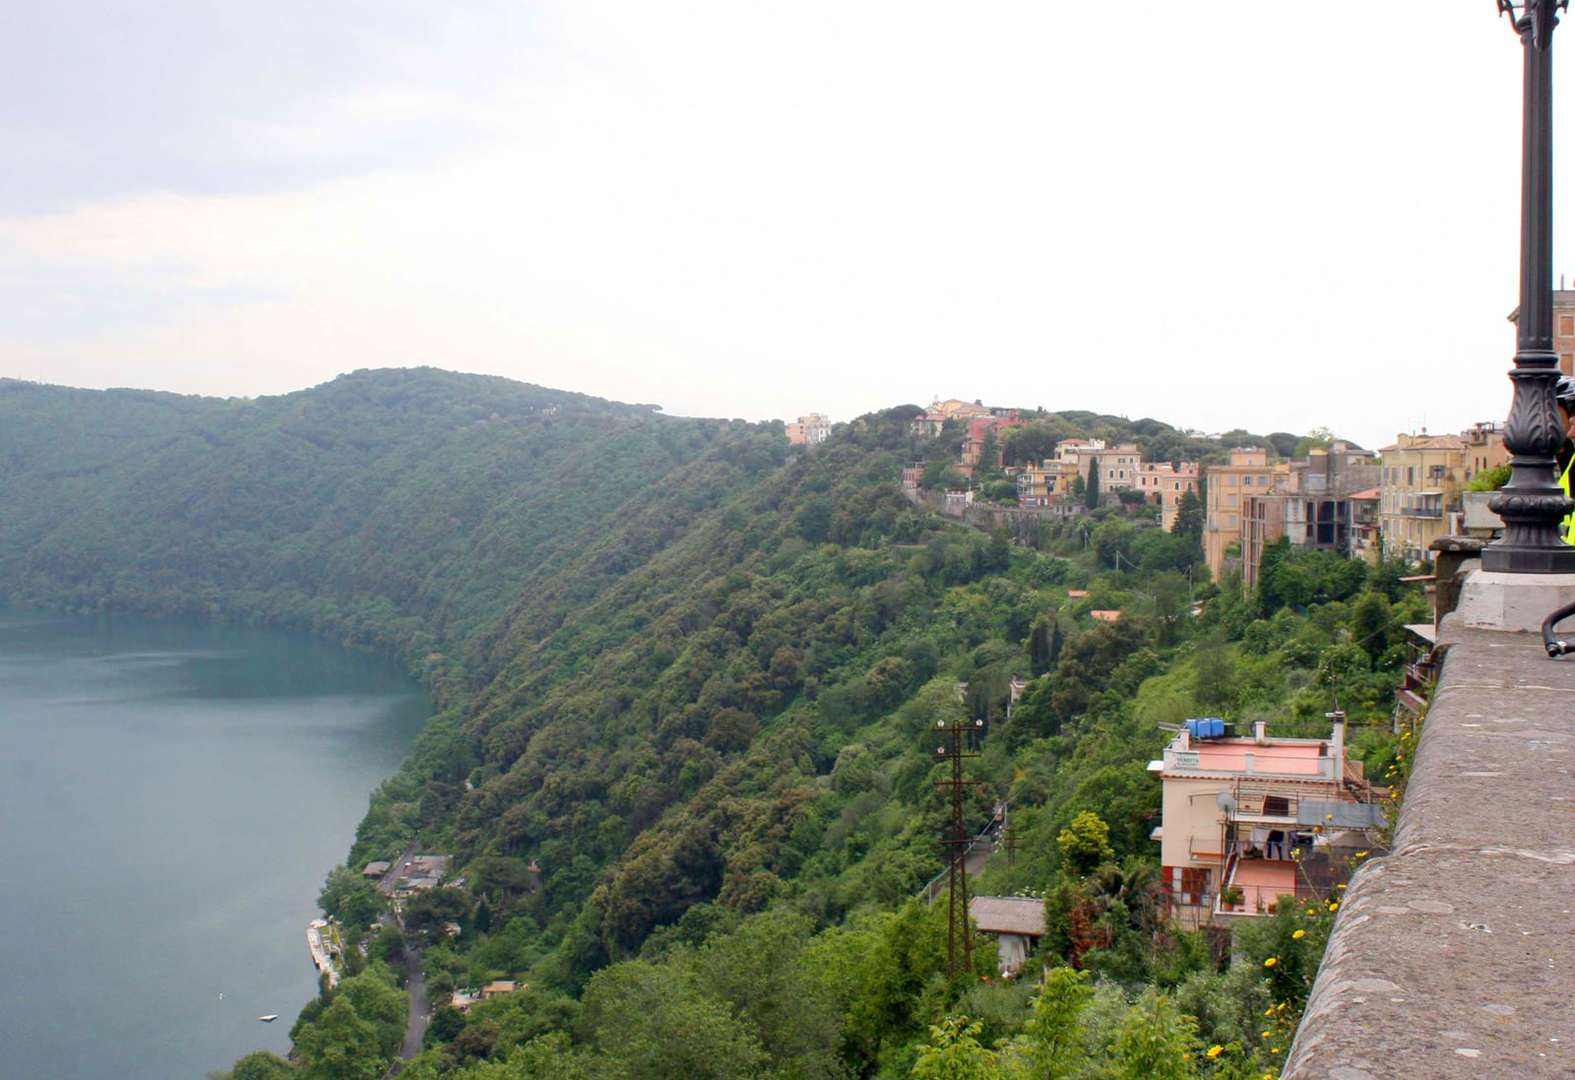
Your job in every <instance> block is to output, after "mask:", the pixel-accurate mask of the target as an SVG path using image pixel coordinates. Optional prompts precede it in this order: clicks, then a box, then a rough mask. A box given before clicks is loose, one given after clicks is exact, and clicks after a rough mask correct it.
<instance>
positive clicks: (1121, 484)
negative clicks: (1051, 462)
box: [1055, 439, 1142, 491]
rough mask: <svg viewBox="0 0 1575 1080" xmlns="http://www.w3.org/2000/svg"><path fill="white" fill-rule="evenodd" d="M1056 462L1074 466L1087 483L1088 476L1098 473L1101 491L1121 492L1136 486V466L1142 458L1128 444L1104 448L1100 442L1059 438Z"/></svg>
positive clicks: (1136, 450)
mask: <svg viewBox="0 0 1575 1080" xmlns="http://www.w3.org/2000/svg"><path fill="white" fill-rule="evenodd" d="M1055 453H1056V460H1057V461H1072V462H1076V464H1077V471H1078V475H1080V476H1081V477H1082V478H1083V483H1084V484H1085V485H1086V484H1087V483H1088V477H1089V473H1090V472H1091V471H1092V470H1094V469H1096V468H1097V469H1098V470H1099V490H1100V491H1120V490H1121V489H1123V488H1135V487H1137V486H1138V465H1139V464H1141V462H1142V455H1141V454H1139V453H1138V448H1137V447H1136V446H1134V445H1133V444H1131V443H1123V444H1121V445H1120V446H1106V445H1105V444H1104V441H1103V440H1101V439H1062V440H1061V441H1060V442H1058V443H1056V447H1055Z"/></svg>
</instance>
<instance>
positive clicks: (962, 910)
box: [935, 720, 984, 979]
mask: <svg viewBox="0 0 1575 1080" xmlns="http://www.w3.org/2000/svg"><path fill="white" fill-rule="evenodd" d="M935 730H936V732H937V733H938V734H940V735H942V736H943V737H944V738H945V739H946V741H945V742H943V743H942V744H941V745H940V746H938V747H936V748H935V754H936V756H937V757H938V758H940V759H941V760H943V761H950V762H951V766H952V767H951V776H950V777H948V778H946V779H944V780H937V781H935V786H936V787H938V788H946V789H948V791H949V794H950V801H951V815H950V819H949V820H948V821H947V822H946V825H945V826H944V827H943V829H942V831H941V846H942V848H943V849H945V850H946V852H947V867H946V974H947V975H948V976H949V977H950V978H952V979H956V978H957V974H958V971H957V939H958V937H959V936H960V937H961V938H962V952H963V969H964V970H965V971H972V970H973V934H972V933H970V932H969V929H968V866H967V862H968V849H969V847H970V846H971V845H972V842H973V841H972V838H970V837H969V835H968V826H967V823H966V821H965V820H964V817H963V810H964V807H963V792H964V791H965V790H966V789H967V788H969V787H973V786H978V785H981V784H983V781H981V780H969V779H966V778H965V777H964V776H963V760H964V759H965V758H976V757H978V756H979V753H978V751H976V750H971V749H969V747H968V741H967V740H965V739H964V735H965V734H966V733H968V732H975V733H977V734H983V732H984V721H983V720H975V721H973V722H972V723H967V722H964V721H962V720H955V721H953V722H952V723H950V724H948V723H947V722H946V721H945V720H937V721H935Z"/></svg>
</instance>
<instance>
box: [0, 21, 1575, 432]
mask: <svg viewBox="0 0 1575 1080" xmlns="http://www.w3.org/2000/svg"><path fill="white" fill-rule="evenodd" d="M150 9H151V10H150ZM1493 9H1494V4H1493V2H1492V0H1434V2H1432V3H1428V4H1425V5H1421V6H1416V5H1411V6H1407V7H1405V8H1404V9H1403V10H1402V9H1399V8H1395V7H1393V5H1385V4H1373V3H1369V2H1361V0H1319V2H1317V3H1300V4H1280V3H1246V2H1236V3H1227V2H1221V0H1150V2H1145V0H1133V2H1127V3H1121V4H1112V3H1083V2H1075V0H1034V2H1024V3H1015V2H1004V0H1003V2H985V3H980V4H969V5H959V4H956V3H946V4H941V3H930V2H916V0H902V2H900V3H899V2H889V3H888V2H873V0H835V2H829V0H828V2H824V3H821V2H804V0H800V2H796V3H792V4H784V3H765V2H751V0H715V2H701V0H667V2H653V0H629V2H625V3H619V2H599V0H562V2H535V3H531V2H522V0H510V2H497V3H491V2H474V0H471V2H466V3H452V2H432V3H414V2H397V0H353V2H345V0H336V2H334V3H327V4H325V3H322V2H321V0H313V2H310V3H305V2H298V0H283V2H273V3H267V4H239V3H199V2H196V0H170V2H165V3H161V4H158V5H147V4H135V3H131V2H129V0H128V2H123V3H108V2H99V3H90V2H83V3H72V4H31V5H28V4H21V3H12V4H9V5H7V6H6V11H7V29H6V32H5V34H4V35H3V37H0V147H3V150H0V154H3V158H0V164H3V168H0V375H9V376H14V377H19V378H25V379H36V380H42V381H48V382H57V383H66V384H71V385H76V386H92V387H102V386H143V387H154V388H159V389H168V390H179V391H186V392H195V393H206V394H223V395H256V394H270V393H278V392H282V391H286V390H292V389H298V388H301V387H304V386H308V385H312V384H315V383H318V382H322V381H324V380H326V379H329V378H332V377H333V376H334V375H335V374H337V373H340V372H344V371H349V370H353V369H355V368H361V367H382V366H391V365H407V364H436V365H438V366H441V367H446V368H453V369H457V370H462V371H478V372H492V373H496V374H501V375H507V376H510V377H513V378H518V379H524V380H528V381H531V382H537V383H543V384H546V385H549V386H555V387H561V388H564V389H571V390H579V391H584V392H588V393H593V394H598V395H602V396H606V397H612V398H617V399H620V400H624V401H648V402H657V403H660V404H662V405H663V406H664V407H665V408H666V409H667V410H668V411H669V412H672V413H681V414H690V415H721V416H742V417H747V418H751V419H761V418H766V417H785V418H791V417H792V416H795V415H797V414H798V413H800V412H803V411H808V410H810V409H819V410H822V411H827V412H829V413H831V414H832V416H833V417H835V418H837V419H846V418H848V417H850V416H852V415H856V414H858V413H860V412H864V411H868V410H870V409H874V408H880V407H884V406H887V405H893V404H899V403H904V402H915V403H921V404H922V403H925V402H927V401H929V400H930V398H931V397H932V396H934V395H937V394H939V395H941V396H958V397H964V398H969V399H972V398H982V399H984V400H985V401H986V402H989V403H999V404H1019V405H1026V406H1036V405H1043V406H1045V407H1046V408H1051V409H1058V408H1086V409H1097V410H1101V411H1108V412H1114V413H1120V414H1125V415H1128V416H1132V417H1139V416H1146V415H1147V416H1155V417H1158V418H1160V419H1163V420H1167V421H1169V422H1171V423H1175V424H1177V425H1180V426H1183V427H1196V428H1201V429H1204V430H1208V431H1218V430H1223V429H1226V428H1229V427H1234V426H1244V427H1248V428H1251V429H1254V430H1258V431H1269V430H1290V431H1296V432H1301V431H1305V430H1307V429H1308V428H1310V427H1313V426H1315V425H1324V424H1326V425H1329V426H1331V427H1333V428H1335V429H1336V430H1338V431H1340V432H1342V433H1345V434H1348V435H1350V436H1352V437H1354V438H1356V439H1358V440H1359V441H1362V442H1364V443H1366V444H1367V445H1370V446H1374V445H1379V444H1381V443H1382V442H1385V441H1388V440H1389V439H1391V438H1392V437H1393V435H1394V433H1395V432H1396V431H1398V430H1413V429H1415V428H1416V427H1417V426H1419V425H1420V424H1421V423H1423V422H1424V420H1425V422H1426V424H1427V426H1428V427H1429V428H1430V429H1431V430H1433V431H1443V430H1448V429H1458V428H1459V427H1461V426H1463V425H1465V424H1468V423H1470V422H1471V421H1474V420H1478V419H1501V418H1502V417H1503V415H1504V414H1505V413H1506V412H1507V411H1508V404H1509V397H1510V385H1509V382H1508V380H1507V379H1505V378H1504V372H1505V371H1506V370H1507V369H1508V367H1509V365H1510V361H1511V355H1512V352H1513V337H1512V332H1511V329H1510V327H1509V325H1508V324H1507V323H1506V322H1505V321H1504V316H1505V314H1506V313H1507V312H1508V311H1509V309H1510V308H1511V307H1512V306H1513V305H1514V303H1515V300H1516V296H1515V289H1516V257H1517V256H1516V245H1517V242H1518V213H1519V206H1518V192H1519V186H1518V185H1519V159H1518V155H1519V130H1520V127H1519V125H1520V119H1519V112H1520V100H1519V95H1520V75H1519V73H1520V63H1521V58H1520V47H1519V45H1518V43H1517V42H1516V40H1515V38H1514V37H1513V36H1512V34H1511V32H1510V30H1509V28H1508V26H1507V24H1506V23H1505V22H1504V21H1503V20H1502V19H1497V18H1495V16H1494V10H1493ZM1566 35H1567V36H1566ZM1556 40H1557V41H1559V42H1561V43H1562V46H1561V48H1556V50H1555V54H1556V56H1559V61H1558V67H1557V75H1558V84H1559V85H1560V96H1559V101H1558V103H1557V105H1556V112H1555V115H1556V116H1559V117H1561V118H1565V119H1568V120H1569V121H1570V123H1564V124H1561V125H1560V128H1561V129H1562V130H1566V131H1567V130H1569V129H1570V125H1571V124H1575V111H1572V110H1575V95H1571V94H1567V93H1565V92H1564V91H1565V90H1566V89H1568V86H1569V84H1570V83H1571V77H1570V76H1572V75H1575V73H1572V72H1571V70H1570V66H1569V63H1566V62H1565V61H1566V60H1567V59H1568V58H1569V57H1570V56H1575V23H1569V22H1568V20H1567V25H1566V27H1565V29H1564V31H1563V32H1562V34H1561V35H1560V36H1559V37H1558V38H1557V39H1556ZM1560 145H1561V148H1563V147H1568V146H1569V145H1570V139H1569V138H1565V139H1564V140H1563V142H1562V143H1561V144H1560ZM1568 159H1569V158H1568V155H1567V154H1566V155H1564V156H1563V157H1562V158H1561V159H1560V160H1568ZM1558 175H1560V176H1561V177H1562V178H1563V180H1561V182H1560V184H1559V187H1558V196H1559V198H1558V204H1559V206H1560V209H1561V211H1562V217H1561V218H1560V221H1561V222H1562V223H1564V225H1561V227H1560V228H1559V229H1558V238H1559V240H1560V241H1561V242H1559V243H1557V244H1556V250H1557V251H1559V252H1568V251H1569V250H1570V249H1569V247H1568V244H1567V243H1564V242H1563V241H1567V240H1568V238H1569V236H1570V232H1571V230H1570V228H1569V227H1566V226H1567V223H1568V222H1570V221H1571V220H1575V204H1572V203H1571V202H1570V201H1568V200H1566V199H1564V198H1563V196H1564V194H1565V193H1566V192H1571V191H1575V185H1572V183H1570V182H1565V181H1572V180H1575V174H1571V173H1569V172H1567V171H1563V172H1560V173H1559V174H1558ZM1561 265H1563V266H1565V267H1566V268H1568V269H1570V270H1572V271H1575V258H1572V259H1571V261H1568V262H1565V263H1563V264H1561Z"/></svg>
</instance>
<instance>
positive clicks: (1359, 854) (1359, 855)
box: [1356, 851, 1367, 859]
mask: <svg viewBox="0 0 1575 1080" xmlns="http://www.w3.org/2000/svg"><path fill="white" fill-rule="evenodd" d="M1356 857H1357V858H1358V859H1365V858H1367V852H1365V851H1358V852H1357V853H1356Z"/></svg>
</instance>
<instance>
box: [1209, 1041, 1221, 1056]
mask: <svg viewBox="0 0 1575 1080" xmlns="http://www.w3.org/2000/svg"><path fill="white" fill-rule="evenodd" d="M1224 1052H1225V1048H1224V1047H1223V1046H1221V1045H1220V1044H1219V1043H1215V1044H1214V1045H1213V1046H1211V1047H1209V1050H1208V1055H1209V1057H1211V1058H1217V1057H1219V1056H1220V1055H1221V1054H1223V1053H1224Z"/></svg>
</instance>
